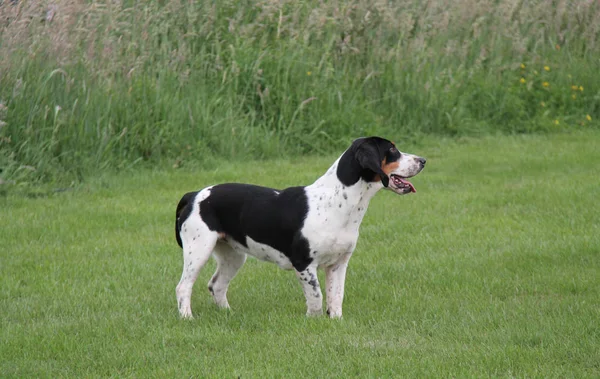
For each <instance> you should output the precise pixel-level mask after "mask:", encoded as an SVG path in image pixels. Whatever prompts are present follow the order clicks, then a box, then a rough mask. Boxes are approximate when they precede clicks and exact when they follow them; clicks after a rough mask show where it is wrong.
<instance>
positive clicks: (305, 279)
mask: <svg viewBox="0 0 600 379" xmlns="http://www.w3.org/2000/svg"><path fill="white" fill-rule="evenodd" d="M424 166H425V159H424V158H421V157H418V156H415V155H411V154H405V153H401V152H400V151H398V149H397V148H396V146H395V145H394V144H393V143H392V142H390V141H388V140H386V139H383V138H379V137H368V138H359V139H357V140H355V141H354V142H353V143H352V145H351V146H350V148H348V150H346V151H345V152H344V153H343V154H342V156H341V157H340V158H339V159H338V160H337V161H335V163H334V164H333V165H332V166H331V167H330V168H329V170H327V172H326V173H325V175H323V176H322V177H320V178H319V179H317V181H316V182H314V183H313V184H311V185H309V186H306V187H290V188H287V189H284V190H276V189H272V188H266V187H259V186H255V185H250V184H236V183H230V184H219V185H215V186H211V187H206V188H204V189H203V190H201V191H198V192H190V193H187V194H185V195H184V196H183V198H182V199H181V201H180V202H179V205H178V206H177V214H176V222H175V232H176V233H175V234H176V238H177V242H178V243H179V246H181V247H182V248H183V274H182V275H181V280H180V282H179V284H178V285H177V289H176V293H177V303H178V307H179V313H180V314H181V316H182V317H192V309H191V304H190V302H191V295H192V287H193V285H194V282H195V281H196V278H197V277H198V273H199V272H200V269H201V268H202V266H204V264H205V263H206V261H207V260H208V259H209V258H210V256H211V255H213V256H214V257H215V259H216V261H217V270H216V272H215V273H214V275H213V276H212V278H211V279H210V281H209V282H208V289H209V291H210V292H211V294H212V296H213V298H214V300H215V302H216V303H217V305H219V306H220V307H224V308H228V307H229V303H228V302H227V287H228V286H229V282H230V281H231V279H233V277H234V276H235V274H236V273H237V272H238V270H239V269H240V268H241V267H242V265H243V264H244V262H245V261H246V254H250V255H252V256H254V257H256V258H258V259H261V260H265V261H270V262H274V263H276V264H277V265H279V267H281V268H283V269H287V270H292V269H293V270H295V271H296V275H297V276H298V278H299V280H300V283H301V284H302V289H303V290H304V296H305V297H306V305H307V307H308V310H307V315H319V314H322V312H323V311H322V309H323V300H322V295H321V287H320V285H319V280H318V278H317V268H324V269H325V275H326V281H327V314H328V315H329V316H330V317H341V316H342V300H343V297H344V280H345V277H346V268H347V266H348V261H349V260H350V257H351V256H352V252H353V251H354V248H355V247H356V241H357V240H358V229H359V227H360V223H361V221H362V219H363V216H364V215H365V212H366V211H367V207H368V205H369V201H370V200H371V198H372V197H373V196H374V195H375V194H376V193H377V191H379V190H380V189H382V188H387V189H389V190H391V191H393V192H395V193H397V194H399V195H404V194H408V193H411V192H416V191H415V187H414V186H413V185H412V183H410V182H409V181H408V180H406V178H410V177H412V176H415V175H417V174H418V173H419V172H420V171H421V170H422V169H423V167H424Z"/></svg>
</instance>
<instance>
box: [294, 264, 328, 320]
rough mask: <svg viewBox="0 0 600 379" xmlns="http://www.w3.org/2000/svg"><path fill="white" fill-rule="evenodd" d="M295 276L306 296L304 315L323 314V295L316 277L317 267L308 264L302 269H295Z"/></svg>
mask: <svg viewBox="0 0 600 379" xmlns="http://www.w3.org/2000/svg"><path fill="white" fill-rule="evenodd" d="M296 276H297V277H298V279H299V280H300V284H302V290H303V291H304V296H305V297H306V307H307V310H306V315H307V316H319V315H322V314H323V295H322V294H321V286H320V285H319V278H318V277H317V267H316V266H308V267H307V268H306V269H304V271H296Z"/></svg>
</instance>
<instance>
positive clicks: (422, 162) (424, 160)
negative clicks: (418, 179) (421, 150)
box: [417, 157, 427, 166]
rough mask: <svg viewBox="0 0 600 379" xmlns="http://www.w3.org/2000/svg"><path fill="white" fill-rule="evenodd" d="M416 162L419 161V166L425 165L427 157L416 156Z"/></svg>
mask: <svg viewBox="0 0 600 379" xmlns="http://www.w3.org/2000/svg"><path fill="white" fill-rule="evenodd" d="M417 162H419V163H420V164H421V166H425V163H427V159H425V158H421V157H419V158H417Z"/></svg>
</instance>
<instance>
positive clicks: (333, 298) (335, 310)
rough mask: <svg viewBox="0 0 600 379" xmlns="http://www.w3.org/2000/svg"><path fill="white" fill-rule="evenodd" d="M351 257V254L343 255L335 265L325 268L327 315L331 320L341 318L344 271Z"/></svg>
mask: <svg viewBox="0 0 600 379" xmlns="http://www.w3.org/2000/svg"><path fill="white" fill-rule="evenodd" d="M351 256H352V253H348V254H345V255H344V256H343V257H342V258H341V259H340V260H339V261H338V262H337V263H335V264H333V265H331V266H327V267H326V268H325V284H326V288H327V314H328V315H329V317H331V318H341V317H342V302H343V301H344V282H345V281H346V269H347V268H348V261H349V260H350V257H351Z"/></svg>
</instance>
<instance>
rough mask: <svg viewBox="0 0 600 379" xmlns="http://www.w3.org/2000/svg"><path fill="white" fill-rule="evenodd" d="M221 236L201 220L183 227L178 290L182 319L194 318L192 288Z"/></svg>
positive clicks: (178, 304) (189, 222)
mask: <svg viewBox="0 0 600 379" xmlns="http://www.w3.org/2000/svg"><path fill="white" fill-rule="evenodd" d="M218 238H219V234H218V233H216V232H212V231H210V230H209V229H208V227H207V226H206V224H204V223H203V222H201V221H200V220H188V221H187V222H186V223H185V224H184V226H183V227H182V233H181V239H182V242H183V272H182V274H181V280H180V281H179V284H178V285H177V288H176V294H177V306H178V308H179V314H180V315H181V317H182V318H192V307H191V298H192V287H193V286H194V282H195V281H196V279H197V278H198V274H199V273H200V270H201V269H202V267H203V266H204V264H205V263H206V261H208V258H210V256H211V254H212V251H213V249H214V247H215V244H216V243H217V239H218Z"/></svg>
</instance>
